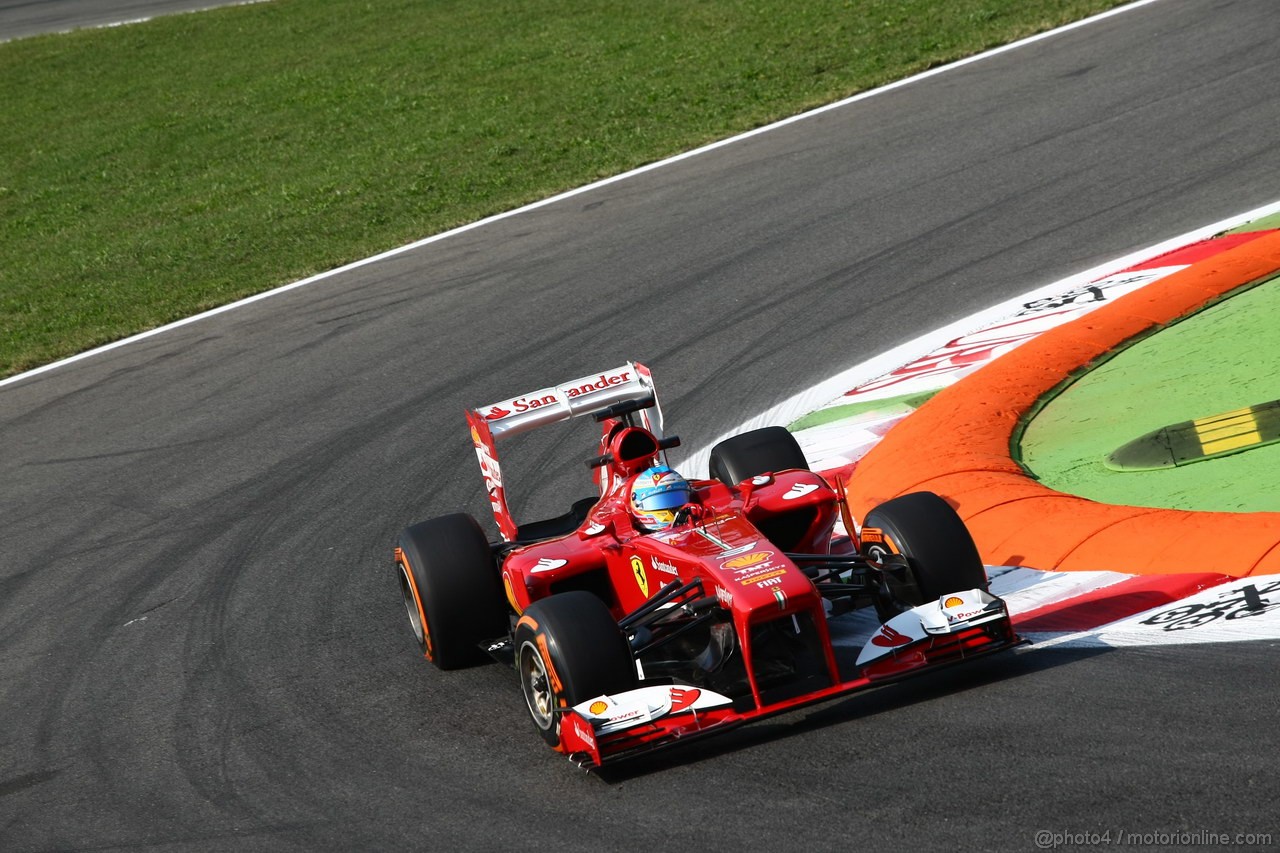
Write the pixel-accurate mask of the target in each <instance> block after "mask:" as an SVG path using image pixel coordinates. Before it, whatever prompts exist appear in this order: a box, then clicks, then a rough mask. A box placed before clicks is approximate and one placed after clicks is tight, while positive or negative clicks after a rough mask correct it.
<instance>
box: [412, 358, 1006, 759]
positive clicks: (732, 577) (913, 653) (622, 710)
mask: <svg viewBox="0 0 1280 853" xmlns="http://www.w3.org/2000/svg"><path fill="white" fill-rule="evenodd" d="M583 416H592V417H594V418H595V420H596V421H598V422H599V423H600V425H601V436H600V441H599V446H598V447H596V448H595V451H596V452H595V453H594V455H593V456H592V457H591V458H590V459H588V460H586V462H587V464H588V465H589V466H590V468H591V469H592V470H593V471H594V480H595V486H596V490H595V491H596V493H595V494H593V495H592V496H591V497H589V498H586V499H583V500H581V501H578V502H576V503H574V504H573V505H572V507H570V509H569V511H568V512H567V513H565V514H563V515H560V516H558V517H555V518H551V519H547V520H541V521H534V522H529V523H524V524H519V523H517V522H516V521H515V519H514V518H513V517H512V514H511V511H510V509H509V507H508V503H507V494H506V484H505V483H504V481H503V474H502V467H501V465H500V464H499V461H498V451H497V442H498V441H500V440H506V439H509V438H511V437H512V436H516V435H519V434H520V433H523V432H525V431H527V430H531V429H534V428H535V427H541V426H544V425H547V424H551V423H556V422H560V421H566V420H569V419H571V418H576V417H583ZM467 420H468V422H469V424H470V427H471V439H472V442H473V444H474V446H475V451H476V455H477V457H478V458H479V461H480V469H481V472H482V474H483V476H484V482H485V486H486V490H487V491H488V496H489V502H490V507H491V509H492V512H493V518H494V521H495V522H496V524H497V527H498V530H499V531H500V535H501V538H500V539H499V540H498V541H494V542H490V541H488V538H487V536H486V534H485V532H484V530H483V529H482V528H481V526H480V525H479V524H478V523H477V522H476V520H475V519H474V518H473V517H471V516H470V515H467V514H462V513H459V514H454V515H446V516H443V517H439V518H434V519H431V520H429V521H424V522H422V523H419V524H415V525H413V526H411V527H408V528H406V529H405V530H404V531H403V532H402V533H401V534H400V536H399V539H398V542H397V545H396V548H395V566H396V569H397V572H398V574H399V580H400V588H401V592H402V595H403V598H404V604H405V608H406V610H407V611H408V616H409V624H410V626H411V628H412V630H413V634H414V636H415V638H416V639H417V641H418V644H419V645H420V647H421V650H422V653H423V654H424V655H425V657H426V658H427V660H429V661H431V662H432V663H433V664H435V665H436V666H437V667H439V668H440V669H445V670H448V669H454V668H458V667H463V666H468V665H470V664H473V663H477V662H480V661H482V660H484V659H486V658H496V659H497V660H499V661H503V662H505V663H507V664H508V665H510V666H512V667H514V669H515V671H516V674H517V676H518V679H519V682H520V688H521V690H522V692H523V695H524V699H525V702H526V704H527V705H528V709H529V714H530V716H531V717H532V719H533V723H534V726H535V728H536V729H537V731H538V732H539V733H540V734H541V735H542V737H543V738H544V739H545V740H546V742H547V743H548V744H550V745H551V746H552V747H554V748H555V749H557V750H559V751H560V752H563V753H565V754H567V755H568V756H569V757H570V758H572V759H573V760H575V761H577V762H578V763H580V764H584V765H587V764H589V765H601V764H604V763H606V762H610V761H615V760H618V759H621V758H624V757H627V756H632V755H636V754H639V753H642V752H648V751H652V750H654V749H656V748H659V747H663V746H667V745H671V744H675V743H682V742H688V741H689V740H691V739H694V738H698V737H702V736H705V735H710V734H713V733H716V732H721V731H724V730H726V729H728V728H732V727H734V726H737V725H741V724H744V723H748V722H751V721H753V720H758V719H761V718H763V717H766V716H771V715H775V714H780V713H783V712H786V711H790V710H793V709H795V708H797V707H800V706H802V705H807V704H810V703H814V702H819V701H822V700H826V699H831V698H833V697H836V696H840V695H843V694H847V693H850V692H853V691H856V690H860V689H863V688H869V687H872V686H875V685H878V684H881V683H884V682H887V681H889V680H893V679H898V678H902V677H906V676H911V675H916V674H919V673H923V672H927V671H930V670H932V669H935V668H937V667H939V666H942V665H946V664H951V663H954V662H956V661H959V660H963V659H968V658H972V657H976V656H978V655H983V654H988V653H991V652H996V651H999V650H1002V649H1007V648H1009V647H1011V646H1013V645H1016V644H1017V643H1019V642H1020V639H1019V638H1018V636H1017V635H1016V634H1015V633H1014V631H1013V628H1012V625H1011V623H1010V621H1009V615H1008V611H1007V609H1006V607H1005V604H1004V602H1003V601H1002V600H1000V599H999V598H997V597H996V596H993V595H991V594H990V593H989V592H988V591H987V578H986V573H985V570H984V568H983V564H982V561H981V559H980V558H979V556H978V551H977V548H976V547H975V546H974V543H973V540H972V538H970V536H969V533H968V531H967V530H966V529H965V526H964V524H963V522H962V521H961V520H960V518H959V517H958V516H957V515H956V513H955V511H954V510H953V509H952V508H951V507H950V506H949V505H948V504H947V503H946V502H945V501H943V500H942V499H941V498H940V497H938V496H936V495H934V494H931V493H927V492H917V493H913V494H908V495H904V496H901V497H898V498H894V499H893V500H890V501H888V502H886V503H884V504H881V505H880V506H878V507H877V508H875V509H874V510H872V511H871V512H869V513H868V514H867V516H866V518H864V519H863V522H862V526H861V528H860V529H857V528H855V525H854V524H853V521H852V519H850V518H848V510H847V508H846V507H845V502H844V501H843V500H842V497H843V495H842V486H841V484H840V483H839V482H836V483H829V482H828V481H827V480H826V479H824V478H823V477H822V476H820V475H819V474H817V473H815V472H813V471H811V470H809V466H808V464H807V461H806V459H805V456H804V454H803V452H802V451H801V449H800V447H799V445H798V444H797V443H796V441H795V439H794V438H793V437H792V435H791V434H790V433H789V432H787V431H786V430H785V429H782V428H781V427H766V428H764V429H758V430H753V431H751V432H747V433H744V434H741V435H737V436H734V437H732V438H729V439H727V440H725V441H722V442H720V443H719V444H717V445H716V446H715V447H714V448H713V449H712V451H711V455H710V462H709V469H710V475H711V478H710V479H706V480H686V479H684V478H683V477H681V476H680V475H679V474H678V473H676V472H675V471H674V470H672V469H671V468H670V467H669V466H668V465H667V464H666V451H667V450H668V449H670V448H672V447H676V446H678V445H679V439H678V438H676V437H674V436H666V435H664V433H663V428H662V414H661V409H660V408H659V405H658V398H657V393H656V390H655V388H654V383H653V378H652V375H651V374H650V372H649V370H648V369H647V368H645V366H644V365H642V364H637V363H628V364H625V365H623V366H622V367H619V368H617V369H614V370H608V371H604V372H602V373H597V374H595V375H592V376H588V377H584V378H582V379H579V380H575V381H573V382H569V383H566V384H563V385H558V386H555V387H550V388H544V389H541V390H539V391H535V392H533V393H530V394H523V395H520V396H517V397H513V398H511V399H508V400H503V401H501V402H499V403H495V404H492V405H488V406H483V407H480V408H478V409H472V410H469V411H468V412H467ZM837 522H842V525H841V526H843V528H844V529H845V531H846V532H847V533H846V534H840V532H839V531H838V529H837ZM856 608H874V612H875V614H876V615H877V620H876V621H877V623H879V625H880V627H879V629H878V630H876V631H875V632H874V634H872V635H871V637H870V639H869V640H867V641H866V642H865V644H863V645H862V646H861V648H856V647H855V648H847V647H844V646H842V645H837V644H834V643H833V642H832V631H831V620H832V619H834V618H836V617H839V616H840V615H841V614H844V613H847V612H849V611H851V610H854V609H856Z"/></svg>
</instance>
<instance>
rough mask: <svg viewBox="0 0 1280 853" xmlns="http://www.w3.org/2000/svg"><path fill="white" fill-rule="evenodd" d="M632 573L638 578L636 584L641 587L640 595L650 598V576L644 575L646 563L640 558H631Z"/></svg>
mask: <svg viewBox="0 0 1280 853" xmlns="http://www.w3.org/2000/svg"><path fill="white" fill-rule="evenodd" d="M631 573H632V574H634V575H635V576H636V583H638V584H639V585H640V594H641V595H643V596H644V597H645V598H648V597H649V576H648V575H646V574H645V573H644V561H642V560H641V559H640V558H639V557H632V558H631Z"/></svg>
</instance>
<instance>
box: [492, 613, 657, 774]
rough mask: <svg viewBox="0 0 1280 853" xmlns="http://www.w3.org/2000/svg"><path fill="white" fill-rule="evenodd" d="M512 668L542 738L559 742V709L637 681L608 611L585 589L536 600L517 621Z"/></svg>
mask: <svg viewBox="0 0 1280 853" xmlns="http://www.w3.org/2000/svg"><path fill="white" fill-rule="evenodd" d="M514 641H515V650H516V670H517V673H518V675H519V677H520V689H521V690H522V691H523V693H524V698H525V702H526V704H527V705H528V706H529V716H530V717H532V718H533V725H534V727H535V728H536V729H537V730H538V733H539V734H540V735H542V738H543V740H545V741H546V742H547V743H549V744H550V745H551V746H553V747H555V748H556V749H560V748H561V739H560V721H561V715H562V714H563V713H564V711H565V710H566V709H568V708H571V707H572V706H574V705H577V704H578V703H580V702H585V701H586V700H587V699H591V698H593V697H596V696H603V695H612V694H616V693H621V692H623V691H626V690H631V689H632V688H634V687H635V686H636V683H637V679H636V668H635V660H634V659H633V658H632V656H631V647H630V646H629V645H628V643H627V638H626V636H625V635H623V633H622V630H621V629H620V628H619V627H618V623H617V622H616V621H614V618H613V614H611V613H610V612H609V608H608V607H606V606H605V604H604V602H602V601H601V600H600V599H599V598H597V597H596V596H594V595H592V594H591V593H589V592H582V591H573V592H564V593H559V594H557V595H552V596H550V597H548V598H544V599H541V600H540V601H535V602H534V603H533V604H531V605H529V607H528V609H526V610H525V611H524V613H523V614H522V615H521V617H520V621H519V622H517V623H516V630H515V636H514Z"/></svg>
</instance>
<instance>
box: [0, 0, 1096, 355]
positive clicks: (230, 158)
mask: <svg viewBox="0 0 1280 853" xmlns="http://www.w3.org/2000/svg"><path fill="white" fill-rule="evenodd" d="M1116 5H1119V0H846V2H816V0H673V2H668V0H646V2H609V0H594V1H593V0H486V1H485V2H476V0H462V1H461V2H457V1H456V0H370V2H352V0H276V2H271V3H265V4H261V5H252V6H241V7H231V8H226V9H219V10H214V11H210V12H204V13H199V14H188V15H178V16H173V17H167V18H160V19H156V20H154V21H151V22H148V23H145V24H137V25H132V26H126V27H119V28H113V29H103V30H85V31H79V32H75V33H71V34H66V35H52V36H41V37H35V38H28V39H22V40H19V41H14V42H9V43H5V44H0V91H3V92H4V108H3V110H0V151H3V152H4V156H3V158H0V375H8V374H12V373H14V372H17V371H19V370H23V369H27V368H30V367H32V366H35V365H38V364H41V363H44V362H47V361H50V360H53V359H56V358H59V357H62V356H66V355H69V354H71V353H74V352H76V351H79V350H82V349H85V348H88V347H90V346H94V345H97V344H101V343H104V342H107V341H110V340H113V339H116V338H119V337H122V336H125V335H128V334H132V333H134V332H138V331H141V330H143V329H147V328H150V327H154V326H156V325H160V324H163V323H165V322H169V321H172V320H175V319H178V318H180V317H184V316H188V315H190V314H192V313H195V312H197V311H200V310H202V309H206V308H210V307H212V306H215V305H218V304H222V303H225V302H227V301H230V300H232V299H235V298H238V297H241V296H245V295H248V294H251V293H254V292H258V291H261V290H265V289H268V288H270V287H273V286H276V285H279V284H282V283H284V282H287V281H291V280H295V279H297V278H300V277H303V276H305V275H308V274H310V273H314V272H318V271H321V270H324V269H330V268H333V267H335V266H338V265H341V264H342V263H345V262H348V261H351V260H355V259H357V258H361V257H366V256H368V255H371V254H374V253H376V252H379V251H382V250H385V249H389V248H393V247H395V246H398V245H402V244H404V243H407V242H411V241H413V240H416V239H419V238H421V237H424V236H427V235H429V234H433V233H438V232H440V231H443V230H446V229H448V228H450V227H452V226H456V225H459V224H462V223H465V222H469V221H473V220H475V219H478V218H481V217H483V216H486V215H489V214H493V213H497V212H499V211H502V210H507V209H511V208H513V207H517V206H519V205H521V204H524V203H527V202H530V201H533V200H535V199H538V198H543V197H545V196H547V195H550V194H553V193H555V192H556V191H559V190H563V189H567V188H569V187H573V186H577V185H580V184H583V183H586V182H589V181H591V180H593V179H597V178H600V177H603V176H606V175H609V174H614V173H617V172H620V171H624V170H626V169H628V168H632V167H635V166H638V165H640V164H643V163H645V162H649V161H653V160H655V159H659V158H662V157H664V156H668V155H671V154H673V153H676V152H679V151H682V150H686V149H689V148H691V147H695V146H697V145H699V144H702V143H705V142H708V141H711V140H714V139H718V138H722V137H724V136H727V135H731V134H733V133H736V132H740V131H743V130H747V129H749V128H751V127H754V126H758V125H760V124H763V123H766V122H768V121H771V120H774V119H777V118H780V117H783V116H786V115H789V114H793V113H796V112H799V111H802V110H804V109H807V108H811V107H814V106H817V105H820V104H823V103H828V102H830V101H832V100H835V99H838V98H840V97H843V96H846V95H849V94H852V93H854V92H856V91H859V90H862V89H867V88H871V87H874V86H876V85H880V84H883V83H885V82H887V81H890V80H892V79H895V78H898V77H902V76H904V75H907V74H909V73H912V72H916V71H920V70H922V69H925V68H927V67H930V66H933V65H937V64H940V63H944V62H948V61H951V60H953V59H956V58H959V57H961V56H964V55H967V54H971V53H974V52H977V51H980V50H982V49H985V48H987V47H990V46H993V45H996V44H999V43H1003V42H1007V41H1010V40H1012V39H1015V38H1019V37H1022V36H1025V35H1028V34H1030V33H1033V32H1036V31H1040V30H1044V29H1048V28H1051V27H1054V26H1057V25H1059V24H1062V23H1064V22H1067V21H1070V20H1074V19H1078V18H1081V17H1085V16H1086V15H1088V14H1090V13H1092V12H1095V11H1098V10H1101V9H1105V8H1108V7H1112V6H1116Z"/></svg>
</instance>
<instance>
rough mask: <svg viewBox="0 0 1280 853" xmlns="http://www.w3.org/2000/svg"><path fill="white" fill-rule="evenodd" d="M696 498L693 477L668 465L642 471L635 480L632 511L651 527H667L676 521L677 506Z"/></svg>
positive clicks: (642, 524)
mask: <svg viewBox="0 0 1280 853" xmlns="http://www.w3.org/2000/svg"><path fill="white" fill-rule="evenodd" d="M690 500H692V491H691V490H690V488H689V481H688V480H686V479H685V478H684V477H681V476H680V475H679V474H677V473H676V472H675V471H673V470H671V469H670V468H668V467H667V466H666V465H655V466H654V467H652V468H648V469H646V470H644V471H641V472H640V473H639V474H637V475H636V477H635V479H634V480H632V481H631V495H630V497H629V498H628V503H629V504H630V507H631V514H632V515H633V516H635V519H636V521H637V522H639V523H640V525H641V526H643V527H644V528H646V529H648V530H664V529H666V528H668V527H670V526H671V523H672V522H673V521H675V518H676V510H678V509H680V507H682V506H684V505H685V504H687V503H689V501H690Z"/></svg>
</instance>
